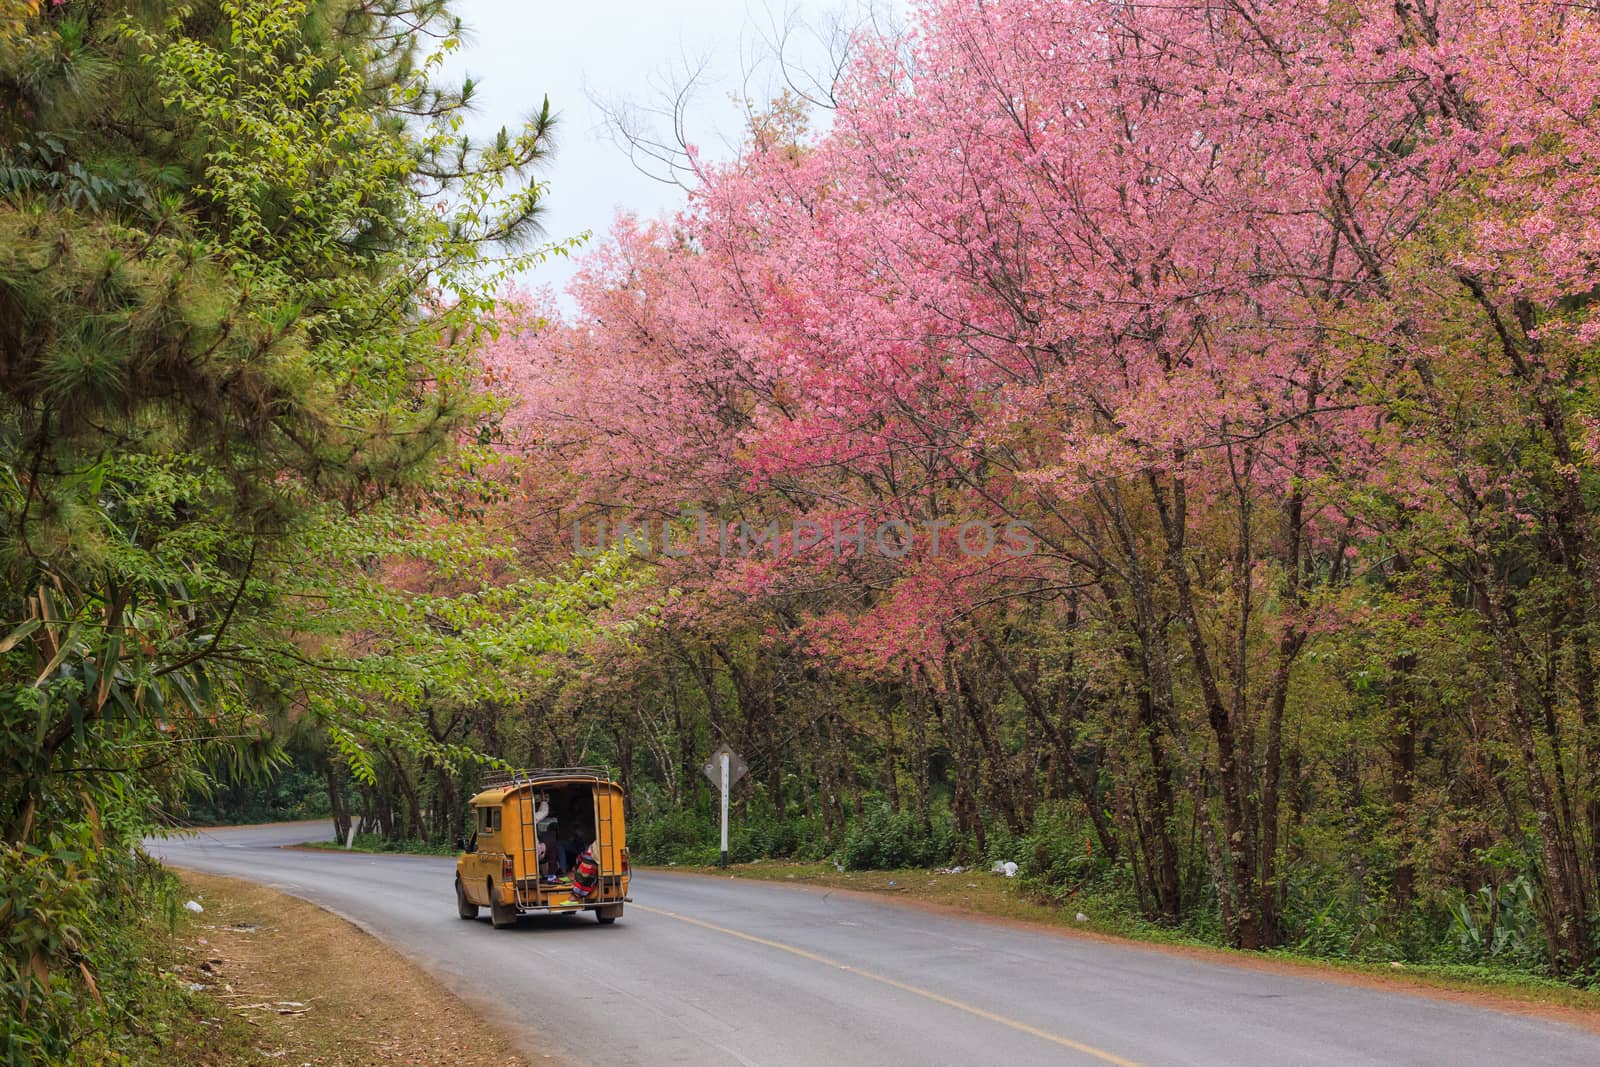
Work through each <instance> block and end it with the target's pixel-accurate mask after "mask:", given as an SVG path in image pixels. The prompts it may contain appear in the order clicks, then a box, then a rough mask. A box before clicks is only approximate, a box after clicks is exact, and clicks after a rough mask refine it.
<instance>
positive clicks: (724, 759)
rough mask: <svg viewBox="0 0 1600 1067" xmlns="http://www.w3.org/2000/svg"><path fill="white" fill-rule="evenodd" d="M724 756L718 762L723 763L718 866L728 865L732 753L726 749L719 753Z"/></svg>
mask: <svg viewBox="0 0 1600 1067" xmlns="http://www.w3.org/2000/svg"><path fill="white" fill-rule="evenodd" d="M718 755H719V756H721V757H722V758H721V759H720V760H718V761H717V762H719V763H721V764H722V859H721V861H720V862H719V864H718V866H721V867H726V866H727V865H728V757H729V756H730V755H732V753H730V752H728V751H727V750H726V749H724V750H723V751H721V752H719V753H718Z"/></svg>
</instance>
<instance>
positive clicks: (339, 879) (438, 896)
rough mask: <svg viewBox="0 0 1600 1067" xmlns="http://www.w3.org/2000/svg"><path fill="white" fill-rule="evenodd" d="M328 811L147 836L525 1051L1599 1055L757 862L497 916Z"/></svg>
mask: <svg viewBox="0 0 1600 1067" xmlns="http://www.w3.org/2000/svg"><path fill="white" fill-rule="evenodd" d="M327 832H328V824H327V823H326V822H317V823H306V824H299V825H283V824H279V825H276V826H270V827H247V828H240V829H230V830H220V831H207V832H203V833H201V834H198V835H196V836H192V837H187V838H182V839H169V840H165V841H157V842H152V843H151V844H150V848H151V851H152V852H154V853H155V854H156V855H157V856H159V857H161V858H162V859H163V860H165V861H166V862H168V863H169V864H172V865H175V866H181V867H189V868H193V869H195V870H200V871H209V872H213V873H216V874H226V875H233V876H236V877H240V878H248V879H251V880H253V881H257V882H262V883H265V884H267V885H270V886H273V887H276V888H278V889H281V890H283V891H285V892H288V893H291V894H293V895H295V896H298V897H303V898H305V899H307V900H310V901H313V902H315V903H317V904H321V905H323V906H324V907H327V908H330V909H332V910H333V911H335V912H337V913H339V914H341V915H343V916H345V917H347V918H349V919H351V920H353V921H354V922H356V923H357V924H359V925H360V926H362V927H363V928H365V929H366V930H368V931H369V932H371V933H373V934H375V935H376V936H378V937H380V938H382V939H383V940H384V941H386V942H388V943H389V944H391V945H393V946H394V947H395V948H396V949H398V950H399V951H400V952H402V953H403V954H405V955H406V956H408V957H409V958H411V959H412V960H414V961H416V962H417V963H418V964H419V965H420V966H421V967H423V968H424V969H425V970H427V971H428V972H430V973H431V974H433V975H434V976H435V977H436V978H438V979H439V980H441V981H442V982H443V983H444V984H445V985H446V986H448V987H449V988H450V989H451V990H452V991H453V992H455V993H457V994H458V995H460V996H461V997H462V998H463V999H464V1000H466V1001H467V1002H468V1003H469V1004H471V1005H472V1006H473V1007H474V1008H475V1009H477V1010H478V1011H480V1012H481V1013H482V1014H483V1016H484V1017H485V1018H487V1019H488V1020H490V1021H491V1022H493V1023H494V1024H496V1025H498V1026H499V1027H500V1028H501V1029H502V1030H504V1031H506V1032H507V1033H509V1034H510V1036H511V1037H512V1038H513V1039H514V1040H516V1041H518V1042H519V1043H520V1044H521V1045H522V1047H523V1048H524V1049H525V1050H526V1052H527V1053H528V1054H529V1058H530V1059H531V1060H533V1061H535V1062H537V1061H538V1060H539V1059H540V1058H541V1057H542V1056H544V1055H554V1056H557V1057H560V1058H564V1059H569V1060H571V1061H575V1062H580V1063H590V1062H592V1063H607V1064H643V1065H655V1064H678V1063H682V1064H697V1065H698V1064H704V1065H712V1064H718V1065H720V1064H759V1065H762V1067H769V1065H770V1067H786V1065H796V1067H800V1065H805V1067H812V1065H817V1064H825V1065H829V1067H851V1065H855V1064H871V1065H873V1067H891V1065H900V1064H904V1065H907V1067H911V1065H915V1067H929V1065H935V1064H960V1065H970V1064H990V1063H1012V1064H1105V1063H1113V1064H1227V1065H1230V1067H1231V1065H1239V1064H1264V1065H1266V1064H1270V1065H1274V1067H1278V1065H1290V1064H1329V1065H1333V1064H1337V1065H1339V1067H1354V1065H1358V1064H1450V1065H1452V1067H1465V1065H1470V1064H1485V1065H1491V1064H1492V1065H1495V1067H1504V1065H1507V1064H1534V1063H1537V1064H1540V1065H1543V1067H1556V1065H1560V1064H1573V1065H1579V1064H1581V1065H1584V1067H1593V1065H1595V1064H1600V1034H1597V1033H1592V1032H1589V1031H1586V1030H1581V1029H1577V1028H1574V1027H1570V1026H1566V1025H1563V1024H1561V1023H1556V1022H1550V1021H1547V1020H1543V1019H1538V1018H1531V1017H1524V1016H1520V1015H1512V1014H1507V1013H1502V1012H1496V1011H1490V1010H1486V1009H1483V1008H1477V1007H1472V1006H1469V1005H1465V1004H1459V1003H1450V1002H1445V1001H1440V1000H1435V999H1429V998H1424V997H1420V996H1414V995H1410V994H1405V993H1397V992H1389V991H1383V990H1378V989H1371V988H1363V987H1356V986H1349V985H1340V984H1335V983H1331V982H1324V981H1318V980H1316V979H1314V978H1305V977H1291V976H1285V975H1281V974H1274V973H1270V972H1266V971H1262V970H1254V969H1249V968H1243V967H1233V966H1228V965H1226V964H1219V963H1215V962H1210V961H1205V960H1199V959H1193V958H1188V957H1185V956H1181V955H1174V954H1170V953H1165V952H1160V951H1152V950H1149V949H1143V948H1138V947H1133V946H1121V945H1116V944H1108V943H1105V942H1101V941H1095V940H1091V939H1088V938H1080V937H1072V936H1070V935H1068V934H1056V933H1053V932H1049V931H1045V930H1029V929H1026V928H1023V927H1019V926H1011V925H1002V924H997V923H990V922H982V921H976V920H967V919H961V918H957V917H953V916H947V915H942V914H931V913H928V912H925V911H922V910H918V909H916V908H911V907H905V906H900V905H896V904H893V903H888V902H884V903H879V902H876V901H871V900H864V899H862V898H860V897H858V896H853V895H848V894H832V893H826V892H822V891H818V890H813V889H805V888H801V887H796V886H784V885H774V884H770V883H764V882H750V881H733V880H724V879H718V878H706V877H699V876H694V875H679V874H670V873H664V872H642V873H638V874H636V875H635V878H634V882H633V887H632V893H633V897H634V899H635V901H636V902H637V903H636V904H630V905H629V906H628V910H627V914H626V916H624V918H623V919H622V920H621V921H620V922H618V923H617V924H616V925H614V926H609V927H606V926H600V925H598V924H597V923H595V922H594V921H593V919H591V918H589V917H588V916H587V915H585V916H582V917H566V918H525V919H523V920H522V922H521V924H519V926H518V927H517V928H516V929H513V930H494V929H491V928H490V926H489V924H488V922H487V921H486V920H480V921H478V922H474V923H469V922H462V921H461V920H460V919H458V918H457V917H456V914H455V901H454V897H453V895H452V890H451V884H452V876H453V863H452V861H451V860H448V859H441V858H432V857H420V856H373V855H365V854H359V853H337V852H330V853H319V852H312V851H305V850H293V849H284V848H281V847H278V846H281V845H285V844H294V843H297V842H300V841H304V840H307V839H308V838H322V837H325V836H326V834H327ZM307 951H315V946H312V945H308V946H307ZM373 980H374V986H375V989H379V990H381V983H382V977H381V976H376V975H375V976H374V979H373ZM474 1025H481V1024H478V1023H477V1022H476V1021H475V1020H463V1021H462V1026H463V1028H464V1029H466V1030H470V1028H471V1027H472V1026H474Z"/></svg>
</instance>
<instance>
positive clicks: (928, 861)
mask: <svg viewBox="0 0 1600 1067" xmlns="http://www.w3.org/2000/svg"><path fill="white" fill-rule="evenodd" d="M956 844H957V838H956V833H955V827H954V825H953V823H952V822H951V821H950V819H949V818H948V817H944V818H937V819H934V820H933V822H932V825H931V826H928V827H925V826H923V824H922V822H921V820H920V819H918V818H917V816H916V815H915V814H913V813H912V812H908V811H898V812H897V811H892V810H890V808H889V807H888V806H887V805H883V806H879V807H873V808H868V809H867V810H866V811H865V813H864V814H863V815H862V817H861V818H859V819H857V820H855V821H854V822H852V823H851V824H850V827H849V829H848V830H846V831H845V836H844V844H843V845H841V846H840V848H839V851H838V853H837V854H836V856H835V859H836V860H837V862H838V863H839V864H840V865H841V866H843V867H844V868H845V869H846V870H852V871H867V870H896V869H898V868H903V867H934V866H937V865H939V864H942V863H947V862H949V860H950V857H951V856H952V855H954V854H955V850H956Z"/></svg>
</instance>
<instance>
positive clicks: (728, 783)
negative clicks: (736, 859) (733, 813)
mask: <svg viewBox="0 0 1600 1067" xmlns="http://www.w3.org/2000/svg"><path fill="white" fill-rule="evenodd" d="M749 769H750V767H749V765H748V764H746V763H745V761H744V760H742V759H740V758H739V754H738V753H737V752H735V751H734V750H733V749H731V748H729V747H728V746H727V745H723V746H722V747H721V748H719V749H717V750H716V751H715V752H713V753H712V754H711V758H710V759H709V760H707V761H706V763H705V766H703V767H701V768H700V773H701V774H704V775H705V776H706V777H707V778H708V779H710V780H711V784H712V785H714V786H716V787H717V789H718V790H719V791H720V792H721V793H722V858H721V859H720V860H719V861H718V865H719V866H722V867H726V866H727V865H728V794H729V793H731V792H733V787H734V786H735V785H737V784H738V782H739V779H741V778H743V777H744V773H745V772H746V771H748V770H749Z"/></svg>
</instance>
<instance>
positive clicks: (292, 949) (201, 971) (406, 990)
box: [173, 871, 552, 1067]
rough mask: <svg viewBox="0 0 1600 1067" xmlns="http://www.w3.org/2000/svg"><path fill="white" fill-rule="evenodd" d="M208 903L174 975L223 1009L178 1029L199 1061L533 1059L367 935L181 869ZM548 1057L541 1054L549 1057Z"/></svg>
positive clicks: (421, 1066)
mask: <svg viewBox="0 0 1600 1067" xmlns="http://www.w3.org/2000/svg"><path fill="white" fill-rule="evenodd" d="M180 875H181V878H182V880H183V885H184V892H185V894H186V896H185V899H186V900H187V899H193V900H194V901H196V902H198V903H199V904H200V905H201V906H202V907H203V908H204V909H205V910H204V911H203V912H201V913H199V914H194V915H191V916H190V917H189V918H188V921H187V922H186V923H185V924H184V926H183V927H182V929H181V931H180V934H179V936H178V942H177V944H176V946H175V948H176V960H175V972H174V980H176V981H180V982H184V983H189V984H190V988H194V987H195V986H200V987H203V988H201V989H197V990H196V992H197V993H198V994H199V996H200V997H202V998H207V999H209V1001H210V1002H211V1003H212V1004H214V1005H215V1007H214V1009H213V1013H212V1014H211V1015H208V1016H207V1017H205V1018H199V1019H196V1020H195V1021H194V1027H193V1028H192V1030H190V1031H188V1032H187V1033H182V1034H175V1035H174V1039H175V1044H178V1045H179V1046H180V1047H179V1048H175V1049H174V1050H173V1051H174V1052H175V1053H177V1055H176V1056H175V1057H174V1059H175V1061H176V1062H178V1063H182V1064H192V1065H195V1067H202V1065H203V1067H235V1065H242V1064H246V1063H248V1064H251V1065H262V1064H283V1065H285V1067H302V1065H314V1067H390V1065H412V1067H530V1061H529V1060H528V1059H525V1058H523V1057H520V1056H518V1055H516V1054H515V1053H513V1052H512V1051H511V1049H510V1047H509V1046H508V1045H507V1043H506V1042H505V1041H504V1040H503V1039H502V1038H501V1037H500V1036H499V1035H498V1034H496V1033H495V1031H494V1030H493V1029H491V1028H490V1027H489V1026H488V1025H487V1024H486V1023H484V1022H483V1021H482V1020H481V1019H479V1018H478V1016H477V1014H476V1013H475V1012H474V1011H473V1010H472V1009H471V1008H469V1007H468V1006H467V1005H466V1004H464V1003H462V1001H461V1000H460V999H459V998H457V997H456V996H455V995H454V994H452V993H450V992H449V991H447V990H445V989H444V988H443V987H442V986H440V985H439V984H438V983H437V982H435V981H434V980H433V979H432V978H430V977H428V975H426V974H425V973H423V972H422V971H421V970H419V969H418V968H417V967H416V966H415V965H413V964H411V963H410V962H408V961H407V960H405V959H404V958H403V957H401V956H400V955H399V954H398V953H396V952H395V951H394V950H392V949H390V948H388V947H387V946H385V945H384V944H383V943H382V942H380V941H378V940H377V939H376V938H374V937H372V936H371V935H370V934H367V933H366V932H364V931H362V930H360V929H358V928H357V927H355V926H353V925H351V924H350V923H349V922H346V921H345V920H344V919H341V918H339V917H338V916H336V915H334V914H332V913H331V912H328V911H324V910H323V909H321V908H319V907H317V906H316V905H314V904H309V903H307V902H305V901H303V900H299V899H296V898H295V897H291V896H287V895H285V894H283V893H279V892H276V891H275V890H271V889H267V888H265V887H263V886H259V885H254V884H252V883H250V882H244V881H239V880H237V879H233V878H222V877H218V876H216V875H209V874H197V873H194V872H190V871H183V872H180ZM551 1060H552V1058H551V1057H545V1059H544V1060H539V1061H532V1062H548V1061H551Z"/></svg>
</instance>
